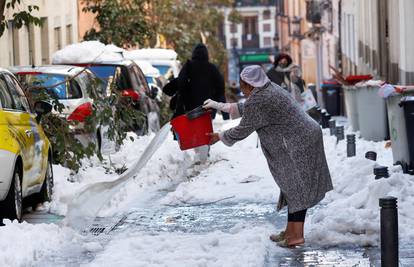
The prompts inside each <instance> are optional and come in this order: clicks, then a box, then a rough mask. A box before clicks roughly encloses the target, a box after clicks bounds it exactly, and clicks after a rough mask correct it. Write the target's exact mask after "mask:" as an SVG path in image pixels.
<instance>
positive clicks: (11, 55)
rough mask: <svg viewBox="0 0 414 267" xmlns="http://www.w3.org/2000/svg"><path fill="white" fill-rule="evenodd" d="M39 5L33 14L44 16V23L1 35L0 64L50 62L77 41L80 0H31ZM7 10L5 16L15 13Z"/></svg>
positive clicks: (11, 27)
mask: <svg viewBox="0 0 414 267" xmlns="http://www.w3.org/2000/svg"><path fill="white" fill-rule="evenodd" d="M24 4H26V5H30V4H32V5H37V6H39V11H35V12H33V15H35V16H37V17H40V18H41V19H42V22H43V23H42V25H41V26H34V25H30V26H28V27H26V26H23V27H22V28H21V29H17V28H15V27H13V22H12V21H11V20H10V21H9V23H8V28H7V29H6V31H5V32H4V33H3V35H2V36H1V37H0V51H2V52H1V53H0V67H8V66H14V65H44V64H49V63H50V61H51V58H52V55H53V53H54V52H56V51H57V50H59V49H61V48H62V47H64V46H66V45H68V44H72V43H75V42H77V41H78V15H77V0H40V1H35V0H28V1H24ZM9 12H10V11H8V12H6V14H5V15H6V19H10V18H11V16H12V14H9Z"/></svg>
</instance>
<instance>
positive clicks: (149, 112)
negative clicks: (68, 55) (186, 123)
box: [73, 60, 159, 134]
mask: <svg viewBox="0 0 414 267" xmlns="http://www.w3.org/2000/svg"><path fill="white" fill-rule="evenodd" d="M73 65H76V66H81V67H87V68H88V69H90V70H91V71H92V72H93V73H95V74H96V75H97V76H98V77H99V78H100V79H102V80H103V81H104V82H105V83H106V84H105V87H106V88H107V90H108V88H115V89H116V90H119V91H120V92H121V94H122V96H124V97H130V98H131V99H132V100H133V102H134V107H135V108H136V109H138V110H140V111H141V112H143V113H144V114H145V115H146V118H147V124H146V125H145V127H143V128H144V129H138V133H140V134H143V133H145V132H146V131H147V130H148V128H151V130H153V131H157V130H158V129H159V107H158V104H157V102H156V101H155V98H156V96H157V95H156V94H154V93H153V92H151V89H150V87H149V86H148V83H147V81H146V79H145V76H144V74H143V73H142V71H141V69H140V67H139V66H138V65H137V64H136V63H135V62H133V61H132V60H120V61H100V62H95V63H73Z"/></svg>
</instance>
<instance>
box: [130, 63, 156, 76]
mask: <svg viewBox="0 0 414 267" xmlns="http://www.w3.org/2000/svg"><path fill="white" fill-rule="evenodd" d="M134 62H135V63H137V65H138V66H139V67H140V68H141V70H142V72H143V73H144V75H145V76H160V75H161V74H160V71H159V70H158V69H157V68H154V67H153V66H152V65H151V63H149V62H148V61H145V60H134Z"/></svg>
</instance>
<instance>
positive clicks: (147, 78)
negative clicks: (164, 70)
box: [145, 76, 154, 84]
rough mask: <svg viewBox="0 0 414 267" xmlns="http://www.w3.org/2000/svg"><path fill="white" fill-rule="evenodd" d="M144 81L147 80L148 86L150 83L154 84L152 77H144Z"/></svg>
mask: <svg viewBox="0 0 414 267" xmlns="http://www.w3.org/2000/svg"><path fill="white" fill-rule="evenodd" d="M145 80H147V83H148V84H150V83H154V80H153V79H152V77H151V76H145Z"/></svg>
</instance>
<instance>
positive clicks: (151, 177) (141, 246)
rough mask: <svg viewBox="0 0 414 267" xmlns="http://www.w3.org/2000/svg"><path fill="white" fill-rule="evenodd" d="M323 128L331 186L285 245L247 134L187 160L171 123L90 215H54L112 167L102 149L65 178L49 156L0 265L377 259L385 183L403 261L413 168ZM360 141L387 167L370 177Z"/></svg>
mask: <svg viewBox="0 0 414 267" xmlns="http://www.w3.org/2000/svg"><path fill="white" fill-rule="evenodd" d="M237 123H238V121H231V122H229V123H223V122H222V121H218V122H216V123H215V125H214V126H215V129H216V130H219V129H227V128H229V127H231V126H233V125H235V124H237ZM324 135H325V136H324V139H325V150H326V153H327V158H328V163H329V166H330V170H331V174H332V176H333V182H334V191H331V192H330V193H329V194H328V195H327V196H326V198H325V199H324V201H323V202H322V205H320V206H318V207H316V208H314V209H312V210H310V212H309V215H308V219H307V221H306V226H305V238H306V244H305V246H304V247H302V248H298V249H293V250H289V249H282V248H279V247H278V246H276V244H275V243H273V242H271V241H270V240H269V238H268V236H269V235H270V234H272V233H275V232H279V231H280V230H281V229H282V228H283V227H284V223H285V220H286V211H285V210H284V211H283V212H281V213H277V212H276V201H277V197H278V188H277V186H276V184H275V182H274V181H273V178H272V176H271V174H270V172H269V170H268V167H267V165H266V161H265V159H264V156H263V154H262V152H261V149H260V147H259V148H257V135H256V134H252V135H251V136H250V137H249V138H248V139H246V140H245V141H242V142H240V143H238V144H236V145H235V146H234V147H232V148H227V147H225V146H224V145H223V144H218V145H215V146H213V147H212V149H211V152H210V158H209V160H208V162H207V163H206V164H194V154H193V152H192V151H188V152H181V151H180V150H179V148H178V145H177V144H176V143H175V142H174V141H173V140H172V136H171V135H168V138H167V140H166V142H165V143H164V144H163V145H161V147H160V148H159V150H158V151H157V152H156V153H155V154H154V156H153V157H152V159H151V160H150V161H149V162H148V164H147V165H146V166H145V167H144V169H142V171H141V172H140V173H139V174H138V175H137V176H136V177H135V178H134V179H132V180H130V181H127V182H126V183H125V184H124V185H123V186H122V188H121V190H120V191H119V192H117V193H116V194H114V195H112V196H110V197H109V199H101V201H102V204H103V203H105V205H104V207H103V208H102V209H101V210H100V211H99V214H98V215H97V218H96V219H95V220H94V222H93V223H92V224H91V225H77V226H76V227H74V226H73V225H66V223H65V219H64V218H63V217H64V216H65V215H66V214H67V213H68V204H69V203H71V202H72V201H75V196H76V194H77V193H78V192H79V191H80V190H81V188H83V186H85V185H88V184H94V183H97V182H101V181H104V180H108V181H110V180H114V179H116V178H117V177H118V175H117V174H115V173H113V170H111V169H108V167H109V163H108V162H109V159H108V160H107V161H106V165H105V164H101V163H99V161H98V160H97V159H96V160H93V161H92V162H85V164H84V166H85V167H84V168H83V169H82V170H81V172H80V173H79V174H78V175H77V176H76V177H74V178H72V179H75V181H74V182H69V181H68V178H69V171H68V170H67V169H65V168H63V167H61V166H55V181H56V185H55V195H54V199H53V201H52V202H51V203H50V204H46V205H44V206H43V207H41V208H39V209H38V210H39V211H37V212H35V213H31V214H30V213H29V214H27V215H26V220H27V221H28V222H29V223H22V224H18V223H15V222H14V223H11V222H6V226H5V227H1V228H0V235H1V236H2V238H1V240H0V249H1V250H0V251H1V252H0V253H1V257H0V265H1V266H116V265H118V266H311V265H312V266H315V265H317V266H372V265H374V266H378V265H379V264H380V254H379V248H378V245H379V207H378V198H380V197H383V196H386V195H393V196H395V197H398V201H399V203H398V205H399V227H400V261H401V264H402V266H412V264H413V263H414V258H413V253H412V251H413V243H412V241H411V240H412V238H413V237H414V231H413V230H412V225H413V223H414V215H413V212H412V211H413V209H414V206H413V204H412V203H414V201H413V200H414V193H413V192H414V180H413V179H412V177H411V176H408V175H404V174H402V172H401V171H400V169H399V167H392V166H391V163H392V156H391V151H390V150H388V149H385V148H384V144H385V143H383V142H380V143H374V142H366V141H363V140H360V139H358V141H357V157H354V158H350V159H348V158H346V143H345V141H341V142H339V144H338V145H337V144H336V138H335V137H330V136H329V132H328V131H324ZM152 137H153V135H151V136H144V137H140V138H138V139H137V140H136V141H135V142H132V141H128V142H127V143H126V144H125V145H124V146H123V147H122V148H121V150H120V151H119V152H117V153H115V154H113V155H111V162H112V164H113V165H115V166H117V167H122V166H123V165H124V164H126V167H130V166H131V164H133V163H134V162H135V161H136V160H137V158H139V156H140V154H141V153H142V151H143V150H144V149H145V146H146V144H148V143H149V141H150V140H151V139H152ZM369 150H374V151H377V153H378V162H379V163H380V164H382V165H387V166H389V167H390V173H391V177H390V178H388V179H380V180H374V175H373V174H372V168H373V166H374V164H375V162H373V161H369V160H367V159H365V158H364V155H365V152H366V151H369ZM338 211H340V212H338ZM46 212H49V213H50V214H45V213H46ZM30 222H33V223H34V224H30ZM78 228H79V229H80V230H77V229H78ZM75 229H76V230H75ZM10 240H13V242H10ZM28 240H30V242H28ZM12 251H13V252H16V251H18V253H12ZM154 255H156V256H154Z"/></svg>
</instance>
